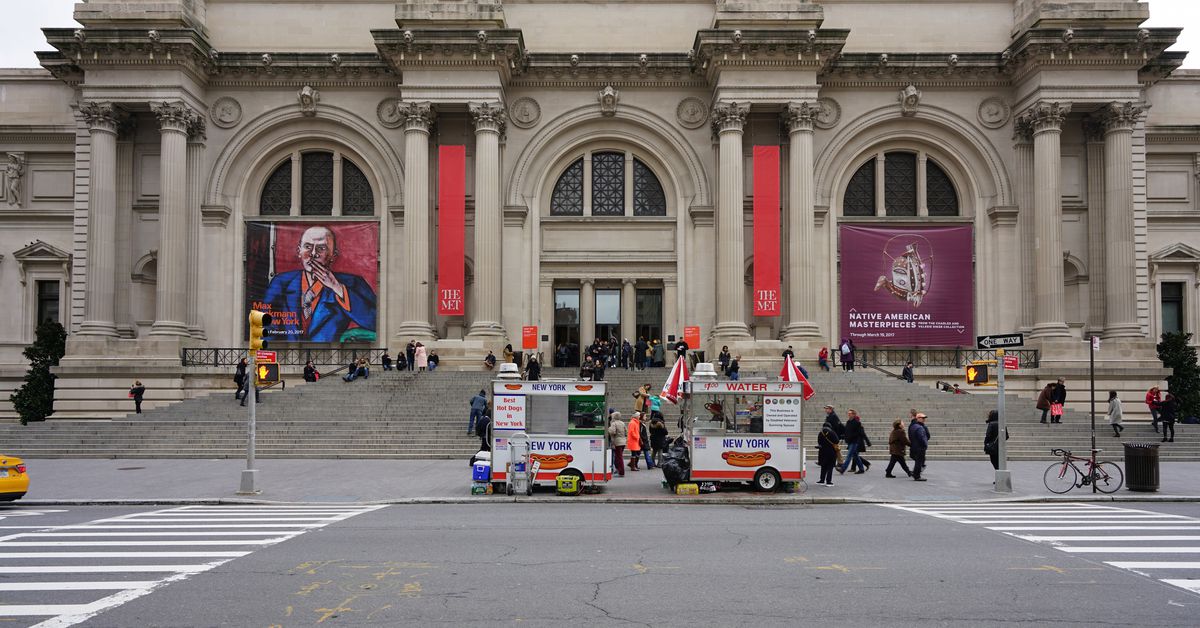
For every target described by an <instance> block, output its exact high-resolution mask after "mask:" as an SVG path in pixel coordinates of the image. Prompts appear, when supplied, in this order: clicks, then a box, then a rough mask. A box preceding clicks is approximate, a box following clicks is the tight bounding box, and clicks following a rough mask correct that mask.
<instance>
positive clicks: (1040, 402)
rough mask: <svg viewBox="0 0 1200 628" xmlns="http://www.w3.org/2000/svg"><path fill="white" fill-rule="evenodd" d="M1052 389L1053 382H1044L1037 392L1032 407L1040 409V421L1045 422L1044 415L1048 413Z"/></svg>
mask: <svg viewBox="0 0 1200 628" xmlns="http://www.w3.org/2000/svg"><path fill="white" fill-rule="evenodd" d="M1053 390H1054V382H1050V383H1049V384H1046V387H1045V388H1043V389H1042V392H1040V393H1038V397H1037V403H1036V404H1034V406H1033V407H1034V408H1037V409H1038V410H1041V411H1042V423H1045V422H1046V415H1047V414H1049V413H1050V392H1051V391H1053Z"/></svg>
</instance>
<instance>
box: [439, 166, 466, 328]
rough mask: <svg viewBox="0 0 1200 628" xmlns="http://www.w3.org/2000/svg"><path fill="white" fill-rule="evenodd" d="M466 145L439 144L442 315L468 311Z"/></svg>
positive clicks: (440, 311) (455, 314)
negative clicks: (465, 255) (465, 256)
mask: <svg viewBox="0 0 1200 628" xmlns="http://www.w3.org/2000/svg"><path fill="white" fill-rule="evenodd" d="M466 173H467V149H466V147H465V146H440V147H438V291H437V313H438V315H439V316H463V315H464V314H466V311H467V309H466V302H467V300H466V296H465V295H466V268H465V265H466V264H465V262H464V260H463V255H464V254H465V253H464V249H465V246H466V244H465V241H466V235H465V232H466V225H465V223H464V221H465V218H464V214H465V213H466V201H465V194H466V192H465V186H466Z"/></svg>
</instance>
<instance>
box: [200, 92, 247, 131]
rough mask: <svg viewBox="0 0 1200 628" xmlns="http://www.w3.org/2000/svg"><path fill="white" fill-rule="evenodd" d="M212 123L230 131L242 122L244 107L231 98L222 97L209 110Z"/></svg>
mask: <svg viewBox="0 0 1200 628" xmlns="http://www.w3.org/2000/svg"><path fill="white" fill-rule="evenodd" d="M208 117H209V118H210V119H211V120H212V123H213V124H215V125H217V126H219V127H221V128H222V129H230V128H233V127H235V126H237V123H238V122H241V121H242V105H241V104H240V103H238V101H236V100H234V99H233V98H230V97H229V96H222V97H220V98H218V99H217V100H216V102H214V103H213V104H212V107H211V108H210V109H209V110H208Z"/></svg>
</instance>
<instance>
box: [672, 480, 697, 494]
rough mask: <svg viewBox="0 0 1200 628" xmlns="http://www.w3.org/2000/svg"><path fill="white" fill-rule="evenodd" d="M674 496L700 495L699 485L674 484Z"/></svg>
mask: <svg viewBox="0 0 1200 628" xmlns="http://www.w3.org/2000/svg"><path fill="white" fill-rule="evenodd" d="M675 494H676V495H699V494H700V485H699V484H695V483H692V484H676V485H675Z"/></svg>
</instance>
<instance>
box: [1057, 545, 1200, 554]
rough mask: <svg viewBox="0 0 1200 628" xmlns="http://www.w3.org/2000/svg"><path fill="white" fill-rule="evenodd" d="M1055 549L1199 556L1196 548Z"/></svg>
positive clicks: (1085, 552)
mask: <svg viewBox="0 0 1200 628" xmlns="http://www.w3.org/2000/svg"><path fill="white" fill-rule="evenodd" d="M1055 549H1057V550H1059V551H1062V552H1067V553H1068V554H1101V553H1109V554H1200V546H1197V547H1169V546H1168V547H1135V546H1130V547H1124V546H1120V547H1070V546H1055Z"/></svg>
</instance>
